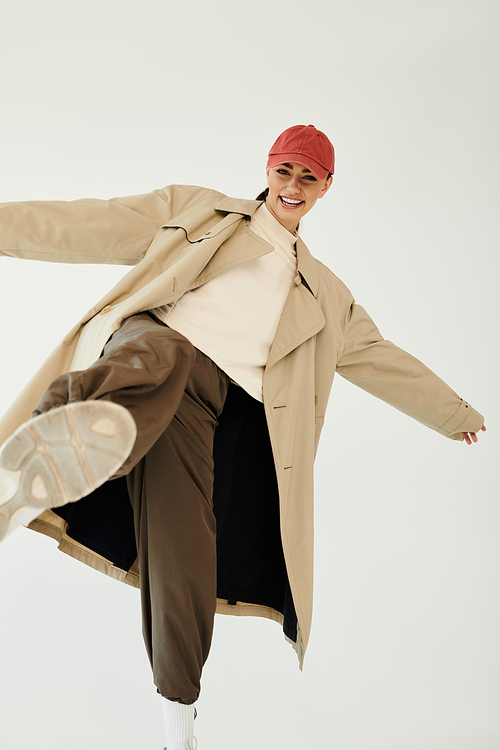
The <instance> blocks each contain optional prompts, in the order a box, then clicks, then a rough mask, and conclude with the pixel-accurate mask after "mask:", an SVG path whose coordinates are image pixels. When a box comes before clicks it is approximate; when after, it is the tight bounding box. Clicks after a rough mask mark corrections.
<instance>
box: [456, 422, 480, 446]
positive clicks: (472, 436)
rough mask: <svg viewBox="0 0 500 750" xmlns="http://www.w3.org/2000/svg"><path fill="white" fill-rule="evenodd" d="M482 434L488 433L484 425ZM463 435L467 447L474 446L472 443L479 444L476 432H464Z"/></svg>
mask: <svg viewBox="0 0 500 750" xmlns="http://www.w3.org/2000/svg"><path fill="white" fill-rule="evenodd" d="M481 432H486V426H485V425H484V424H483V426H482V427H481ZM462 435H463V436H464V440H465V442H466V443H467V445H472V443H477V435H476V433H475V432H462Z"/></svg>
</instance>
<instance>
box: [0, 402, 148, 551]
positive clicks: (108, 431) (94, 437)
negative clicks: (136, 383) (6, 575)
mask: <svg viewBox="0 0 500 750" xmlns="http://www.w3.org/2000/svg"><path fill="white" fill-rule="evenodd" d="M136 434H137V429H136V426H135V422H134V419H133V418H132V417H131V415H130V414H129V412H128V411H127V410H126V409H125V408H124V407H123V406H119V405H118V404H113V403H111V402H110V401H79V402H77V403H73V404H68V405H66V406H61V407H59V408H57V409H52V410H50V411H48V412H46V413H45V414H41V415H40V416H38V417H35V418H34V419H31V420H29V422H26V423H25V424H23V425H21V427H19V428H18V429H17V430H16V432H14V434H13V435H12V436H11V437H10V438H9V439H8V440H7V442H6V443H5V444H4V445H3V447H2V449H1V450H0V540H1V539H3V538H4V537H5V536H6V535H7V534H8V533H10V532H11V531H13V530H14V528H16V527H17V526H20V525H21V524H22V523H25V522H26V521H25V519H26V518H28V517H29V518H30V520H32V519H33V518H36V516H37V515H39V514H40V513H41V512H42V511H43V510H45V509H46V508H57V507H60V506H61V505H65V504H66V503H72V502H75V500H79V499H80V498H82V497H85V495H88V494H89V493H90V492H92V491H93V490H95V489H96V488H97V487H99V486H100V485H101V484H103V483H104V482H105V481H106V480H107V479H109V478H110V477H111V476H113V474H114V473H115V472H116V471H118V469H119V468H120V466H122V464H123V463H124V461H125V460H126V459H127V458H128V456H129V455H130V452H131V450H132V448H133V445H134V442H135V438H136Z"/></svg>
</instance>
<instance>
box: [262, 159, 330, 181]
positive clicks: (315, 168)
mask: <svg viewBox="0 0 500 750" xmlns="http://www.w3.org/2000/svg"><path fill="white" fill-rule="evenodd" d="M290 162H294V163H295V164H301V165H302V166H303V167H306V168H307V169H309V170H310V171H311V172H312V173H313V175H314V176H315V177H317V178H318V180H326V178H327V177H328V175H329V172H328V169H325V167H322V166H321V165H320V164H318V163H317V162H315V161H314V160H313V159H306V158H305V157H304V155H303V154H276V155H275V154H270V155H269V158H268V160H267V165H266V166H267V167H268V168H271V167H277V166H278V164H287V163H290Z"/></svg>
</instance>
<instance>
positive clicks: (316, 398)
mask: <svg viewBox="0 0 500 750" xmlns="http://www.w3.org/2000/svg"><path fill="white" fill-rule="evenodd" d="M317 405H318V397H317V396H315V397H314V406H317Z"/></svg>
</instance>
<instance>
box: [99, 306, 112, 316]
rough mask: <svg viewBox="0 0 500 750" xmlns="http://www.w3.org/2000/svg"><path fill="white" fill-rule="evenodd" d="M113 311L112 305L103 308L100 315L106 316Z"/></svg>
mask: <svg viewBox="0 0 500 750" xmlns="http://www.w3.org/2000/svg"><path fill="white" fill-rule="evenodd" d="M110 310H111V305H106V307H103V308H102V310H101V312H100V313H99V315H106V313H109V311H110Z"/></svg>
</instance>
